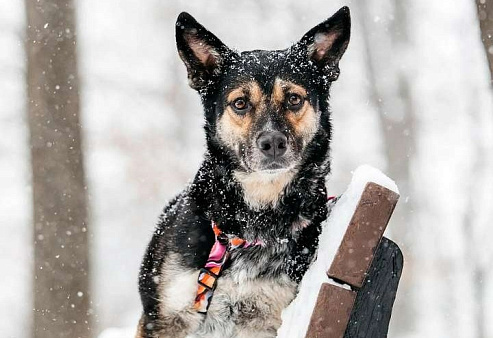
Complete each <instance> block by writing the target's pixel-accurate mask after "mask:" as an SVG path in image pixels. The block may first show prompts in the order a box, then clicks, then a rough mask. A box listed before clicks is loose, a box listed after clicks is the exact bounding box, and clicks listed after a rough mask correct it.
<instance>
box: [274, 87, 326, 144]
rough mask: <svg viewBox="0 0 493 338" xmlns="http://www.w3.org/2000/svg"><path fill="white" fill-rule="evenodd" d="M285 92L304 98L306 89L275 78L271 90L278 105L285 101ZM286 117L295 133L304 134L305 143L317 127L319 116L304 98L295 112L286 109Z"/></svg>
mask: <svg viewBox="0 0 493 338" xmlns="http://www.w3.org/2000/svg"><path fill="white" fill-rule="evenodd" d="M285 93H289V94H298V95H300V96H301V97H303V98H306V96H307V92H306V89H305V88H303V87H301V86H300V85H297V84H296V83H293V82H290V81H286V80H281V79H279V78H278V79H276V82H275V83H274V89H273V91H272V98H273V100H275V101H276V102H277V103H278V104H279V105H282V104H283V103H284V101H285V99H286V98H285ZM286 118H287V120H288V121H289V122H290V124H291V125H292V126H293V128H294V130H295V133H296V134H298V135H304V136H305V143H308V142H309V141H310V140H311V138H312V137H313V135H314V134H315V132H316V131H317V128H318V123H319V117H318V115H317V114H316V112H315V109H314V108H313V106H312V105H311V104H310V103H309V102H308V100H305V103H304V104H303V107H301V109H300V110H298V111H296V112H292V111H289V110H288V111H287V112H286Z"/></svg>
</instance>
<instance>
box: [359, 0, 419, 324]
mask: <svg viewBox="0 0 493 338" xmlns="http://www.w3.org/2000/svg"><path fill="white" fill-rule="evenodd" d="M389 4H390V5H392V7H393V13H392V14H393V16H394V18H395V19H394V20H393V21H392V23H391V24H389V31H390V34H389V33H388V31H382V28H381V26H382V24H381V23H379V22H376V21H375V20H374V19H373V18H374V17H375V14H374V13H373V12H372V2H368V1H367V0H360V1H357V2H356V3H355V5H356V8H357V10H358V13H359V14H360V16H359V21H360V24H361V26H362V29H361V30H362V32H363V44H364V49H365V55H366V58H367V59H366V68H367V71H368V79H369V82H370V102H371V104H372V105H373V106H374V107H375V109H376V111H377V114H378V119H379V122H380V128H381V131H382V136H383V140H384V152H385V157H386V159H387V174H388V175H389V177H391V178H392V179H393V180H395V181H396V183H397V186H398V187H399V191H400V193H401V196H402V200H403V201H402V202H403V203H402V204H401V205H400V207H399V206H398V207H397V208H396V210H395V213H394V217H393V218H392V223H393V226H392V233H393V234H394V236H395V237H396V238H399V240H400V241H401V243H403V244H404V247H409V246H411V245H412V243H411V240H412V239H411V238H410V237H409V235H408V233H409V228H410V224H411V223H412V218H413V209H414V203H413V198H412V197H410V196H413V191H412V189H413V188H412V187H413V184H412V178H411V173H410V168H411V161H412V159H413V158H414V155H415V144H416V140H415V137H416V136H415V128H416V127H415V124H416V121H415V120H416V118H415V112H414V107H413V99H412V97H411V88H410V83H409V74H408V71H407V70H406V68H405V67H406V66H407V65H406V64H402V63H401V62H398V61H397V62H396V61H395V60H400V59H401V55H403V54H404V53H405V52H406V51H408V50H409V49H410V48H411V45H410V42H409V38H408V27H407V24H408V23H407V21H408V18H407V13H406V6H407V5H408V4H407V2H406V1H403V0H389ZM374 34H380V38H379V39H373V38H372V35H374ZM379 49H384V50H383V51H382V50H379ZM409 263H410V264H407V266H406V271H405V273H406V275H407V276H408V278H405V279H404V280H403V281H402V283H401V290H402V291H403V292H404V293H406V294H411V293H412V292H413V291H412V287H411V285H412V281H411V278H412V276H413V273H412V269H413V265H412V257H409ZM396 308H398V311H397V312H398V313H399V314H400V316H398V317H396V318H395V320H396V321H397V323H398V324H397V325H395V327H398V328H399V329H398V330H399V332H406V331H409V330H411V329H412V327H413V325H414V323H415V310H414V304H413V303H412V302H411V301H408V302H397V303H396Z"/></svg>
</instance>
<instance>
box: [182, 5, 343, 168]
mask: <svg viewBox="0 0 493 338" xmlns="http://www.w3.org/2000/svg"><path fill="white" fill-rule="evenodd" d="M242 29H243V28H242ZM349 34H350V16H349V9H348V8H347V7H343V8H341V9H340V10H339V11H338V12H337V13H336V14H334V15H333V16H332V17H331V18H329V19H327V20H326V21H324V22H322V23H321V24H319V25H318V26H316V27H314V28H313V29H311V30H310V31H308V33H306V34H305V35H304V36H303V37H302V38H301V40H300V41H299V42H297V43H296V44H294V45H293V46H291V47H290V48H288V49H286V50H278V51H262V50H255V51H248V52H242V53H238V52H236V51H233V50H232V49H230V48H228V47H227V46H226V45H225V44H223V43H222V42H221V41H220V40H219V39H218V38H217V37H216V36H214V35H213V34H212V33H210V32H209V31H208V30H206V29H205V28H204V27H203V26H202V25H200V24H199V23H198V22H197V21H196V20H195V19H194V18H193V17H192V16H190V15H189V14H187V13H182V14H180V16H179V17H178V20H177V22H176V40H177V46H178V51H179V54H180V57H181V59H182V60H183V62H184V63H185V65H186V67H187V71H188V79H189V83H190V86H191V87H192V88H194V89H196V90H197V91H198V92H199V93H200V95H201V98H202V102H203V104H204V108H205V113H206V132H207V144H208V147H209V150H211V148H214V151H219V152H221V154H223V155H225V156H227V157H228V158H230V159H231V163H234V165H235V170H236V171H241V172H244V173H255V172H264V173H273V172H278V171H282V170H286V169H289V168H294V167H296V166H299V165H301V164H302V162H303V159H304V158H306V156H307V155H306V154H307V152H308V153H313V152H316V151H317V146H319V144H320V142H318V141H317V137H325V138H327V139H329V138H330V121H329V111H328V102H327V101H328V90H329V87H330V83H331V82H332V81H334V80H336V79H337V77H338V75H339V66H338V64H339V60H340V59H341V57H342V55H343V53H344V51H345V50H346V47H347V45H348V42H349ZM327 148H328V147H327ZM322 151H323V150H322ZM326 153H327V150H326V151H325V153H322V154H320V155H321V156H322V157H324V156H326Z"/></svg>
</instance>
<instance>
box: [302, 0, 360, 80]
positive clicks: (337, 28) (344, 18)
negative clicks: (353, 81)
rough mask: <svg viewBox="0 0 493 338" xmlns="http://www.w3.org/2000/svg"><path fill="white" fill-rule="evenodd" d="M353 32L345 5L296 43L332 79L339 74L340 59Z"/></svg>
mask: <svg viewBox="0 0 493 338" xmlns="http://www.w3.org/2000/svg"><path fill="white" fill-rule="evenodd" d="M350 32H351V17H350V14H349V8H348V7H346V6H344V7H342V8H341V9H340V10H338V11H337V12H336V13H335V14H334V15H332V16H331V17H330V18H328V19H327V20H325V21H324V22H322V23H321V24H319V25H318V26H315V27H314V28H312V29H311V30H309V31H308V33H306V34H305V35H304V36H303V38H301V40H300V41H299V42H298V43H297V44H296V45H295V48H299V50H301V52H302V53H304V54H305V55H306V56H307V57H308V59H309V60H311V61H312V62H314V63H315V64H316V65H317V66H318V67H319V68H320V69H322V70H323V72H324V73H325V74H327V76H328V77H329V80H330V81H335V80H337V78H338V76H339V60H340V59H341V57H342V55H343V54H344V52H345V51H346V48H347V45H348V43H349V36H350Z"/></svg>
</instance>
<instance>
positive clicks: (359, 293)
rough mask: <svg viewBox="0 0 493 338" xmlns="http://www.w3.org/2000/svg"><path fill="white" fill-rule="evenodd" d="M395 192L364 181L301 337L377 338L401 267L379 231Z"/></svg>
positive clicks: (395, 249) (387, 315) (382, 332)
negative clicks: (364, 183)
mask: <svg viewBox="0 0 493 338" xmlns="http://www.w3.org/2000/svg"><path fill="white" fill-rule="evenodd" d="M398 199H399V195H398V194H397V193H395V192H393V191H391V190H389V189H387V188H384V187H382V186H380V185H378V184H376V183H372V182H370V183H368V184H367V185H366V187H365V189H364V191H363V194H362V195H361V198H360V201H359V203H358V205H357V207H356V210H355V212H354V214H353V216H352V219H351V222H350V224H349V226H348V228H347V230H346V233H345V235H344V237H343V240H342V242H341V244H340V246H339V249H338V251H337V254H336V256H335V258H334V260H333V261H332V264H331V266H330V268H329V271H327V276H328V278H330V279H331V280H332V283H324V284H322V286H321V288H320V291H319V294H318V298H317V302H316V305H315V308H314V310H313V313H312V315H311V319H310V324H309V327H308V331H307V333H306V338H342V337H345V338H349V337H350V338H382V337H386V336H387V332H388V327H389V322H390V317H391V313H392V306H393V304H394V300H395V296H396V292H397V287H398V284H399V279H400V276H401V272H402V268H403V256H402V253H401V251H400V249H399V247H398V246H397V245H396V244H395V243H394V242H392V241H391V240H389V239H387V238H385V237H383V233H384V231H385V229H386V227H387V224H388V222H389V220H390V217H391V215H392V213H393V211H394V208H395V206H396V204H397V201H398Z"/></svg>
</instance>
